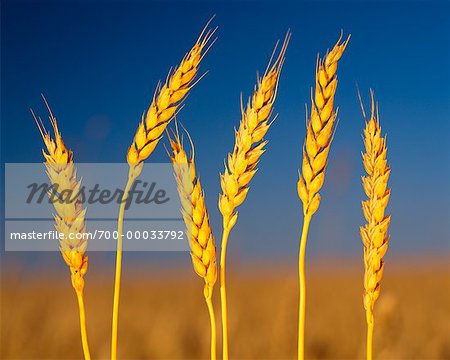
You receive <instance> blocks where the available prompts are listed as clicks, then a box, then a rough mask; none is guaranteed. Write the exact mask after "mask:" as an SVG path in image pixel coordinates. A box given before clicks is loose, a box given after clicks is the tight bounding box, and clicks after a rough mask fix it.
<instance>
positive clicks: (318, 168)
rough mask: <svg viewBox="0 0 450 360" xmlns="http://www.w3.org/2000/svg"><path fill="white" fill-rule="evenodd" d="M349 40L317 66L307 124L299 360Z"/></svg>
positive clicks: (301, 176)
mask: <svg viewBox="0 0 450 360" xmlns="http://www.w3.org/2000/svg"><path fill="white" fill-rule="evenodd" d="M349 40H350V36H349V37H348V38H347V40H345V41H343V42H341V41H342V35H341V37H340V38H339V40H338V41H337V43H336V44H335V45H334V47H333V49H332V50H331V51H330V52H328V53H327V54H326V56H325V59H323V60H320V59H319V60H318V61H317V65H316V87H315V92H314V96H313V97H311V113H310V115H309V120H308V121H307V124H306V139H305V142H304V145H303V158H302V171H301V174H299V181H298V183H297V190H298V195H299V197H300V200H301V201H302V203H303V214H304V220H303V229H302V235H301V239H300V249H299V288H300V289H299V291H300V301H299V320H298V323H299V325H298V326H299V327H298V359H304V356H305V355H304V352H305V350H304V348H305V344H304V339H305V335H304V332H305V306H306V283H305V252H306V241H307V237H308V229H309V224H310V222H311V218H312V216H313V214H314V213H315V212H316V211H317V209H318V208H319V204H320V194H319V190H320V189H321V188H322V185H323V183H324V179H325V169H326V166H327V158H328V152H329V151H330V146H331V142H332V140H333V135H334V131H335V124H336V117H337V110H334V96H335V93H336V88H337V76H336V70H337V65H338V61H339V59H340V58H341V56H342V54H343V53H344V50H345V48H346V46H347V44H348V41H349Z"/></svg>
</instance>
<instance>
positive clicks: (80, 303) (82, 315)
mask: <svg viewBox="0 0 450 360" xmlns="http://www.w3.org/2000/svg"><path fill="white" fill-rule="evenodd" d="M75 292H76V293H77V299H78V309H79V311H80V329H81V343H82V345H83V354H84V359H85V360H91V354H90V353H89V343H88V339H87V330H86V312H85V310H84V299H83V290H75Z"/></svg>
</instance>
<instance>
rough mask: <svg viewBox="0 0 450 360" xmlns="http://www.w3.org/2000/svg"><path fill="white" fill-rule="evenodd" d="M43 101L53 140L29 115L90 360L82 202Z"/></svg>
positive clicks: (71, 166) (64, 149)
mask: <svg viewBox="0 0 450 360" xmlns="http://www.w3.org/2000/svg"><path fill="white" fill-rule="evenodd" d="M42 98H43V100H44V102H45V105H46V107H47V109H48V112H49V118H50V123H51V125H52V127H53V132H54V138H52V136H51V134H50V133H49V132H48V131H47V130H46V128H45V126H44V124H43V122H42V120H41V119H40V118H38V117H36V115H35V114H34V112H33V110H31V114H32V115H33V118H34V120H35V122H36V124H37V126H38V129H39V132H40V133H41V135H42V139H43V140H44V144H45V148H46V149H43V150H42V153H43V155H44V158H45V167H46V169H47V175H48V177H49V179H50V183H51V184H52V189H53V190H49V196H52V197H53V196H56V197H57V201H55V202H54V203H53V204H54V207H55V210H56V215H54V218H55V228H56V230H57V231H58V233H60V234H63V235H64V237H63V239H60V251H61V254H62V256H63V259H64V261H65V262H66V264H67V266H68V267H69V269H70V274H71V280H72V287H73V288H74V290H75V293H76V295H77V300H78V308H79V315H80V327H81V340H82V346H83V353H84V357H85V359H90V358H91V356H90V353H89V345H88V339H87V330H86V315H85V308H84V276H85V275H86V272H87V269H88V256H87V255H85V252H86V247H87V240H86V239H85V238H83V237H82V236H81V237H80V239H78V238H77V237H78V236H76V235H77V234H83V233H85V230H86V228H85V220H84V218H85V215H86V209H83V206H82V203H81V199H80V198H79V196H78V194H79V190H80V186H81V180H77V173H76V168H75V166H74V163H73V152H72V150H70V149H67V147H66V146H65V144H64V141H63V139H62V137H61V133H60V132H59V129H58V124H57V122H56V118H55V116H54V115H53V113H52V111H51V109H50V106H49V105H48V103H47V100H46V99H45V97H44V96H42ZM74 194H75V195H76V197H75V198H74V197H72V196H73V195H74Z"/></svg>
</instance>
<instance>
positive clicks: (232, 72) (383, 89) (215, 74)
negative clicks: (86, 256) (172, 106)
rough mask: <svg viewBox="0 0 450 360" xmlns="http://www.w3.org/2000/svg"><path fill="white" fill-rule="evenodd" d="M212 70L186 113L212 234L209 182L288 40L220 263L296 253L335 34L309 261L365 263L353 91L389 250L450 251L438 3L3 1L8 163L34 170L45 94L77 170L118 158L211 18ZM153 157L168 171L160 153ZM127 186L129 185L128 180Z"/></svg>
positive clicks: (443, 41) (448, 104)
mask: <svg viewBox="0 0 450 360" xmlns="http://www.w3.org/2000/svg"><path fill="white" fill-rule="evenodd" d="M213 14H216V15H217V17H216V19H215V20H214V24H215V25H218V26H219V30H218V32H217V35H218V41H217V42H216V44H215V45H214V47H213V48H212V49H211V51H210V53H209V54H208V55H207V57H206V58H205V61H204V62H203V63H202V65H201V68H202V70H204V71H206V70H208V71H209V73H208V75H207V76H206V77H205V78H204V79H203V80H202V81H201V82H200V83H199V84H198V86H196V88H195V89H194V90H193V91H192V94H191V95H190V97H189V98H188V100H187V102H186V106H185V108H184V109H183V110H182V112H181V114H180V117H179V118H180V120H181V121H182V122H183V124H184V125H185V126H186V127H187V128H188V129H189V130H190V133H191V135H192V137H193V139H194V142H195V145H196V155H197V167H198V170H199V172H200V173H201V176H202V181H203V185H204V187H205V190H206V196H207V201H208V206H209V209H210V212H211V215H212V219H213V226H214V230H215V233H216V237H217V238H219V235H220V233H219V230H220V226H219V225H220V222H219V221H220V217H219V212H218V209H217V205H216V202H217V194H218V191H219V178H218V174H219V172H220V171H222V169H223V159H224V157H225V155H226V154H227V152H229V151H230V150H231V149H232V146H233V142H234V138H233V127H234V126H237V124H238V121H239V119H240V107H239V96H240V93H241V92H242V93H243V95H244V96H245V97H247V96H249V95H250V94H251V91H252V89H253V86H254V83H255V75H256V72H257V71H258V70H259V71H260V72H262V71H263V70H264V69H265V66H266V63H267V61H268V59H269V56H270V53H271V51H272V48H273V46H274V44H275V42H276V40H277V39H280V38H283V37H284V35H285V33H286V31H287V29H288V28H290V29H292V32H293V37H292V41H291V43H290V46H289V49H288V52H287V59H286V63H285V67H284V70H283V74H282V77H281V82H280V88H279V96H278V99H277V102H276V112H278V113H279V117H278V119H277V120H276V122H275V123H274V125H273V127H272V128H271V129H270V131H269V133H268V139H269V140H270V143H269V145H268V151H267V152H266V154H264V156H263V158H262V161H261V165H260V172H259V173H258V174H257V175H256V176H255V178H254V180H253V181H252V184H251V191H250V194H249V196H248V199H247V201H246V202H245V204H244V205H243V206H242V207H241V208H240V217H239V220H238V225H237V226H236V228H235V229H234V231H233V233H232V236H231V239H230V250H229V252H230V254H232V255H230V256H233V257H235V256H236V257H239V258H245V257H263V258H267V257H284V256H286V255H288V256H289V255H292V256H296V253H297V248H298V238H299V233H300V226H301V207H300V202H299V200H298V198H297V194H296V181H297V169H298V167H299V163H300V149H301V145H302V143H303V138H304V135H305V103H308V101H309V94H310V87H311V86H312V85H313V83H314V67H315V60H316V57H317V54H318V53H320V54H323V53H324V52H325V51H326V50H327V48H330V47H331V46H332V45H333V44H334V42H335V41H336V40H337V38H338V37H339V33H340V31H341V29H343V30H344V33H345V34H349V33H351V34H352V38H351V41H350V43H349V46H348V48H347V51H346V52H345V54H344V56H343V58H342V60H341V61H340V63H339V69H338V77H339V86H338V91H337V96H336V104H338V105H339V107H340V112H339V118H340V122H339V126H338V129H337V133H336V137H335V140H334V143H333V145H332V150H331V153H330V161H329V168H328V172H327V175H326V180H325V186H324V189H323V191H322V196H323V202H322V205H321V208H320V210H319V211H318V213H317V215H316V216H315V217H314V219H313V223H312V229H311V237H310V240H309V244H308V252H309V253H310V254H311V255H313V256H314V255H319V254H322V255H339V254H341V255H344V254H345V255H355V256H359V255H360V254H361V246H362V245H361V242H360V238H359V230H358V226H359V225H360V224H361V223H362V222H363V217H362V214H361V209H360V201H361V200H362V198H363V192H362V188H361V184H360V176H361V175H362V174H363V168H362V164H361V159H360V151H361V150H362V141H361V135H360V134H361V131H362V128H363V120H362V116H361V112H360V108H359V103H358V99H357V95H356V83H358V86H359V88H360V89H361V92H362V94H363V97H364V100H365V101H366V105H367V106H368V101H369V96H368V94H369V87H373V88H374V90H375V93H376V97H377V99H378V101H379V104H380V115H381V123H382V127H383V131H384V132H386V133H387V136H388V146H389V150H388V151H389V155H388V156H389V161H390V163H391V166H392V177H391V182H390V184H391V186H392V197H391V203H390V207H389V211H390V212H391V213H392V225H391V234H392V235H391V245H390V253H391V254H396V255H402V254H411V253H416V254H417V253H419V252H421V253H430V252H431V253H432V252H436V251H438V252H446V253H448V251H449V250H450V225H449V221H450V216H449V214H450V194H449V191H448V185H449V184H450V161H449V160H450V159H449V154H450V145H449V141H450V135H449V130H450V125H449V122H450V68H449V64H450V56H449V55H450V52H449V45H448V44H449V43H450V20H449V19H450V15H449V14H450V5H449V3H448V2H407V1H401V2H388V1H386V2H380V3H375V2H353V1H346V2H340V1H334V2H315V3H311V2H297V3H289V2H270V1H265V2H257V1H246V2H230V3H225V2H187V1H184V2H171V1H168V2H164V3H163V2H153V1H151V2H131V3H128V2H127V3H125V2H104V1H102V2H100V1H98V2H73V1H63V2H59V3H57V2H41V1H33V2H5V1H2V9H1V42H2V44H1V60H2V62H1V90H2V91H1V102H2V107H1V117H2V125H1V126H2V137H1V147H2V163H5V162H39V161H42V158H41V154H40V148H41V147H42V143H41V139H40V136H39V133H38V131H37V129H36V127H35V125H34V122H33V120H32V118H31V116H30V114H29V110H28V109H29V108H30V107H33V108H34V109H35V110H36V111H37V112H38V113H40V114H41V115H44V116H45V115H46V113H45V108H44V107H43V104H42V101H41V99H40V93H41V92H43V93H45V95H46V96H47V98H48V100H49V102H50V104H51V105H52V107H53V110H54V112H55V114H56V116H57V118H58V120H59V125H60V129H61V131H62V133H63V136H64V139H65V140H66V143H67V144H68V145H69V146H71V147H72V148H73V150H74V152H75V156H76V161H77V162H123V161H125V152H126V149H127V147H128V146H129V144H130V141H131V139H132V137H133V134H134V131H135V129H136V126H137V124H138V121H139V120H140V116H141V114H142V111H143V110H144V109H146V107H147V106H148V104H149V102H150V100H151V97H152V94H153V91H154V88H155V85H156V83H157V81H158V80H159V79H164V78H165V76H166V74H167V71H168V70H169V68H170V66H172V65H175V64H177V63H178V62H179V61H180V59H181V58H182V56H183V54H184V53H185V52H186V51H187V50H188V49H189V48H190V46H191V45H192V44H193V42H194V41H195V40H196V38H197V36H198V34H199V32H200V30H201V29H202V27H203V26H204V24H205V22H206V21H207V20H208V19H209V18H210V17H211V16H212V15H213ZM150 161H153V162H163V161H167V158H166V154H165V151H164V149H163V146H161V145H160V146H158V148H157V150H156V151H155V153H154V154H153V155H152V157H151V159H150ZM125 175H126V174H123V176H124V181H125Z"/></svg>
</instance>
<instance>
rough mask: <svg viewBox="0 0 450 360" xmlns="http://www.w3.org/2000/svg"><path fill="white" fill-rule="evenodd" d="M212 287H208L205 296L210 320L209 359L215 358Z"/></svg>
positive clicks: (214, 321)
mask: <svg viewBox="0 0 450 360" xmlns="http://www.w3.org/2000/svg"><path fill="white" fill-rule="evenodd" d="M212 291H213V289H212V287H210V288H209V296H208V297H206V298H205V300H206V305H208V312H209V320H210V322H211V360H216V353H217V352H216V341H217V340H216V338H217V335H216V316H215V315H214V307H213V303H212Z"/></svg>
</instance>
